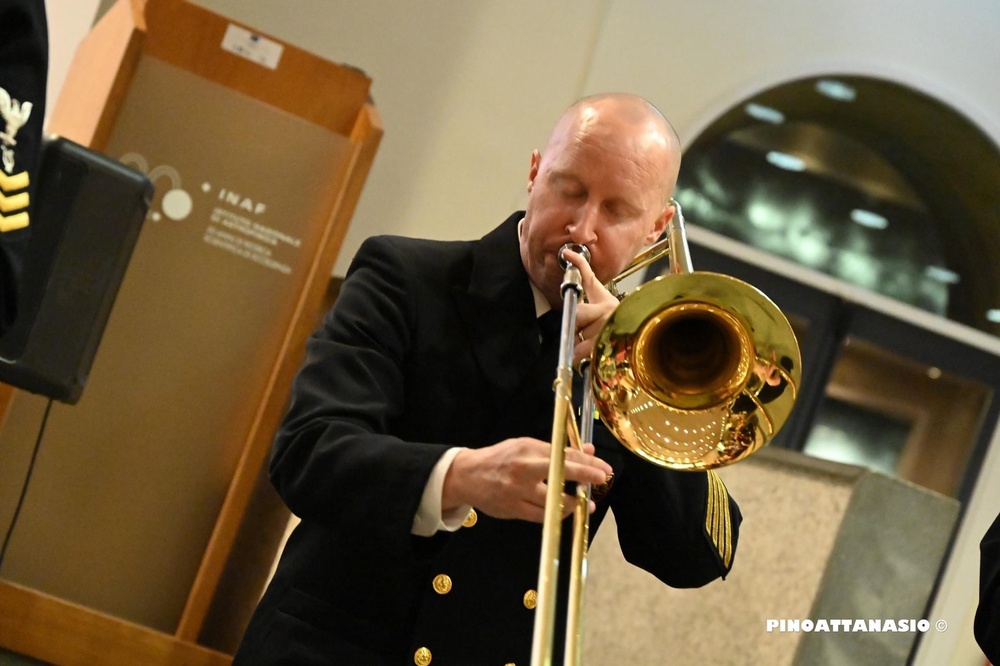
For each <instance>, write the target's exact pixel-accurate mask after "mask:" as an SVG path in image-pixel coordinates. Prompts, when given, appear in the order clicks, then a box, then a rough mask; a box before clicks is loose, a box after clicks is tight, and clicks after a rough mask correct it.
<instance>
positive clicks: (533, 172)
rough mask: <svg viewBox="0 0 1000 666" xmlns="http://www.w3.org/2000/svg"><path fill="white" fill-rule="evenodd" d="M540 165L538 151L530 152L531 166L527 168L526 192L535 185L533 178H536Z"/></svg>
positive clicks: (540, 155) (540, 158) (540, 156)
mask: <svg viewBox="0 0 1000 666" xmlns="http://www.w3.org/2000/svg"><path fill="white" fill-rule="evenodd" d="M541 164H542V154H541V153H540V152H538V149H537V148H536V149H534V150H533V151H531V166H529V167H528V192H531V188H532V187H534V185H535V177H536V176H538V167H539V166H541Z"/></svg>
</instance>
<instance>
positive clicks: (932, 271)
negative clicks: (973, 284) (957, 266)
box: [924, 266, 962, 284]
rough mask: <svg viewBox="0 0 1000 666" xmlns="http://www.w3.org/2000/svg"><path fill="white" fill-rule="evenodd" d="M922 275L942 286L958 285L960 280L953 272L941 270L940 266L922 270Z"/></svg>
mask: <svg viewBox="0 0 1000 666" xmlns="http://www.w3.org/2000/svg"><path fill="white" fill-rule="evenodd" d="M924 275H926V276H927V277H929V278H930V279H932V280H937V281H938V282H943V283H944V284H958V283H959V281H960V280H961V279H962V278H961V277H960V276H959V275H958V273H956V272H955V271H952V270H948V269H947V268H942V267H941V266H928V267H927V268H925V269H924Z"/></svg>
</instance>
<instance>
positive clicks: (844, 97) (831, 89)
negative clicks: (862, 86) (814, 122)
mask: <svg viewBox="0 0 1000 666" xmlns="http://www.w3.org/2000/svg"><path fill="white" fill-rule="evenodd" d="M816 91H817V92H818V93H820V94H821V95H826V96H827V97H829V98H830V99H835V100H837V101H838V102H853V101H854V100H855V98H857V96H858V91H857V90H855V89H854V87H853V86H849V85H847V84H846V83H844V82H842V81H836V80H834V79H820V80H819V81H817V82H816Z"/></svg>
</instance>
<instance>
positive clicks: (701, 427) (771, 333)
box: [531, 199, 801, 666]
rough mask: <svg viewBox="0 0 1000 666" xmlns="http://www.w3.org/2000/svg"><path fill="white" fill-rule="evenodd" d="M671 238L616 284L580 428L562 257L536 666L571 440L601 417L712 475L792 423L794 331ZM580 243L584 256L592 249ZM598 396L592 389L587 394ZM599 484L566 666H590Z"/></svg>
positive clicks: (571, 607) (626, 441) (550, 608)
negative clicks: (657, 265) (623, 285)
mask: <svg viewBox="0 0 1000 666" xmlns="http://www.w3.org/2000/svg"><path fill="white" fill-rule="evenodd" d="M670 204H671V205H672V206H673V208H674V215H673V216H672V217H671V219H670V222H669V223H668V225H667V229H666V235H665V237H664V239H663V240H661V241H659V242H658V243H656V244H655V245H653V246H651V247H650V248H649V249H647V250H646V251H644V252H642V253H641V254H639V255H638V256H637V257H636V258H635V259H633V260H632V262H631V263H630V264H629V265H628V267H626V268H625V270H624V271H623V272H622V273H620V274H619V275H618V276H616V277H615V278H614V279H613V280H612V281H611V283H609V284H608V285H606V286H607V288H608V289H609V290H610V291H611V292H612V293H613V294H615V295H616V296H618V298H619V300H620V301H621V302H620V303H619V305H618V307H617V308H615V310H614V312H612V314H611V316H610V317H609V318H608V321H607V322H606V323H605V325H604V328H603V329H602V330H601V332H600V334H599V335H598V337H597V339H596V341H595V345H594V351H593V353H592V355H591V357H590V358H589V359H585V360H584V362H583V363H582V364H581V374H582V375H583V387H584V395H583V397H582V398H583V400H582V409H581V420H580V424H579V425H578V424H577V421H576V418H575V415H574V414H573V394H572V391H573V389H572V386H573V382H572V379H573V367H572V359H573V347H574V345H575V336H574V331H575V322H576V310H577V304H578V303H579V299H580V298H581V297H582V296H583V287H582V283H581V275H580V271H579V269H577V268H576V267H575V266H573V265H572V264H569V263H568V262H566V261H564V260H562V250H560V260H561V261H562V265H563V268H564V270H565V274H564V277H563V282H562V287H561V288H562V295H563V310H562V329H561V336H560V349H559V366H558V368H557V371H556V379H555V381H554V383H553V391H554V392H555V409H554V413H553V419H552V440H551V441H552V450H551V457H550V460H549V472H548V481H547V483H548V485H547V489H546V498H545V518H544V523H543V528H542V548H541V558H540V562H539V573H538V601H537V605H536V607H535V613H536V615H535V624H534V633H533V637H532V649H531V663H532V666H550V665H551V664H552V649H553V641H554V638H553V635H554V630H555V617H556V598H557V587H558V571H559V544H560V541H561V538H562V509H563V507H562V495H563V487H564V485H565V458H566V454H565V450H566V446H567V443H568V444H569V445H570V446H573V447H575V448H578V449H579V448H582V443H583V442H589V441H591V439H592V428H593V421H594V414H595V409H596V412H597V413H598V414H599V415H600V418H601V420H602V421H603V422H604V423H605V425H606V426H607V427H608V428H609V429H610V430H611V432H612V434H614V435H615V437H616V438H617V439H618V440H619V441H620V442H621V443H622V445H624V446H625V448H627V449H629V450H630V451H632V452H633V453H635V454H636V455H638V456H639V457H641V458H643V459H644V460H646V461H648V462H651V463H653V464H655V465H659V466H661V467H666V468H668V469H674V470H685V471H703V470H709V469H713V468H715V467H721V466H724V465H729V464H731V463H735V462H738V461H740V460H742V459H744V458H746V457H747V456H749V455H750V454H752V453H753V452H754V451H756V450H757V449H759V448H761V447H762V446H764V445H765V444H766V443H767V442H768V441H770V440H771V439H772V438H773V437H774V435H775V434H776V433H777V432H778V430H779V429H780V428H781V427H782V425H784V423H785V421H787V419H788V416H789V414H790V413H791V410H792V406H793V404H794V402H795V395H796V392H797V389H798V386H799V383H800V381H801V357H800V354H799V346H798V343H797V341H796V339H795V334H794V333H793V332H792V328H791V325H790V324H789V323H788V320H787V319H786V318H785V316H784V315H783V314H782V313H781V311H780V310H779V309H778V308H777V306H775V305H774V303H772V302H771V301H770V300H769V299H768V298H767V297H766V296H765V295H764V294H763V293H761V292H760V291H759V290H757V289H756V288H755V287H752V286H751V285H749V284H747V283H746V282H743V281H741V280H737V279H736V278H732V277H729V276H726V275H720V274H717V273H708V272H694V270H693V268H692V265H691V256H690V252H689V250H688V244H687V234H686V231H685V229H684V216H683V214H682V212H681V207H680V205H679V204H678V203H677V202H676V201H674V200H672V199H671V201H670ZM566 247H569V248H570V249H573V250H575V251H577V252H579V253H581V254H583V255H584V257H585V258H586V259H588V261H589V252H587V251H586V248H583V247H582V246H572V245H569V246H564V249H565V248H566ZM664 255H667V256H668V259H669V265H668V269H667V272H666V274H665V275H661V276H660V277H657V278H655V279H653V280H651V281H650V282H647V283H646V284H643V285H641V286H639V287H637V288H636V289H635V290H633V291H632V292H631V293H630V294H628V295H627V296H623V295H622V294H621V293H620V292H619V290H618V285H619V283H620V282H621V281H622V280H623V279H625V278H626V277H628V276H630V275H632V274H634V273H636V272H637V271H639V270H641V269H642V268H644V267H645V266H647V265H649V264H651V263H653V262H654V261H657V260H658V259H660V258H661V257H662V256H664ZM588 389H589V390H588ZM589 502H590V487H589V486H588V485H586V484H578V485H577V489H576V497H575V502H574V505H573V511H572V516H573V520H572V525H573V534H572V539H573V541H572V557H571V561H570V571H569V590H568V607H567V610H566V632H565V646H564V652H563V654H564V662H565V663H566V664H580V659H581V651H582V639H583V636H582V631H581V628H580V627H581V624H582V613H583V585H584V581H585V578H586V557H587V552H586V551H587V544H588V536H589V524H590V514H589V511H588V506H589Z"/></svg>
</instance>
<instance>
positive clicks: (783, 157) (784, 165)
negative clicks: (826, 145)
mask: <svg viewBox="0 0 1000 666" xmlns="http://www.w3.org/2000/svg"><path fill="white" fill-rule="evenodd" d="M767 161H768V162H770V163H771V164H773V165H774V166H776V167H778V168H779V169H787V170H788V171H805V169H806V163H805V162H804V161H803V160H802V159H801V158H798V157H795V155H789V154H788V153H783V152H781V151H778V150H772V151H769V152H768V153H767Z"/></svg>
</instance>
